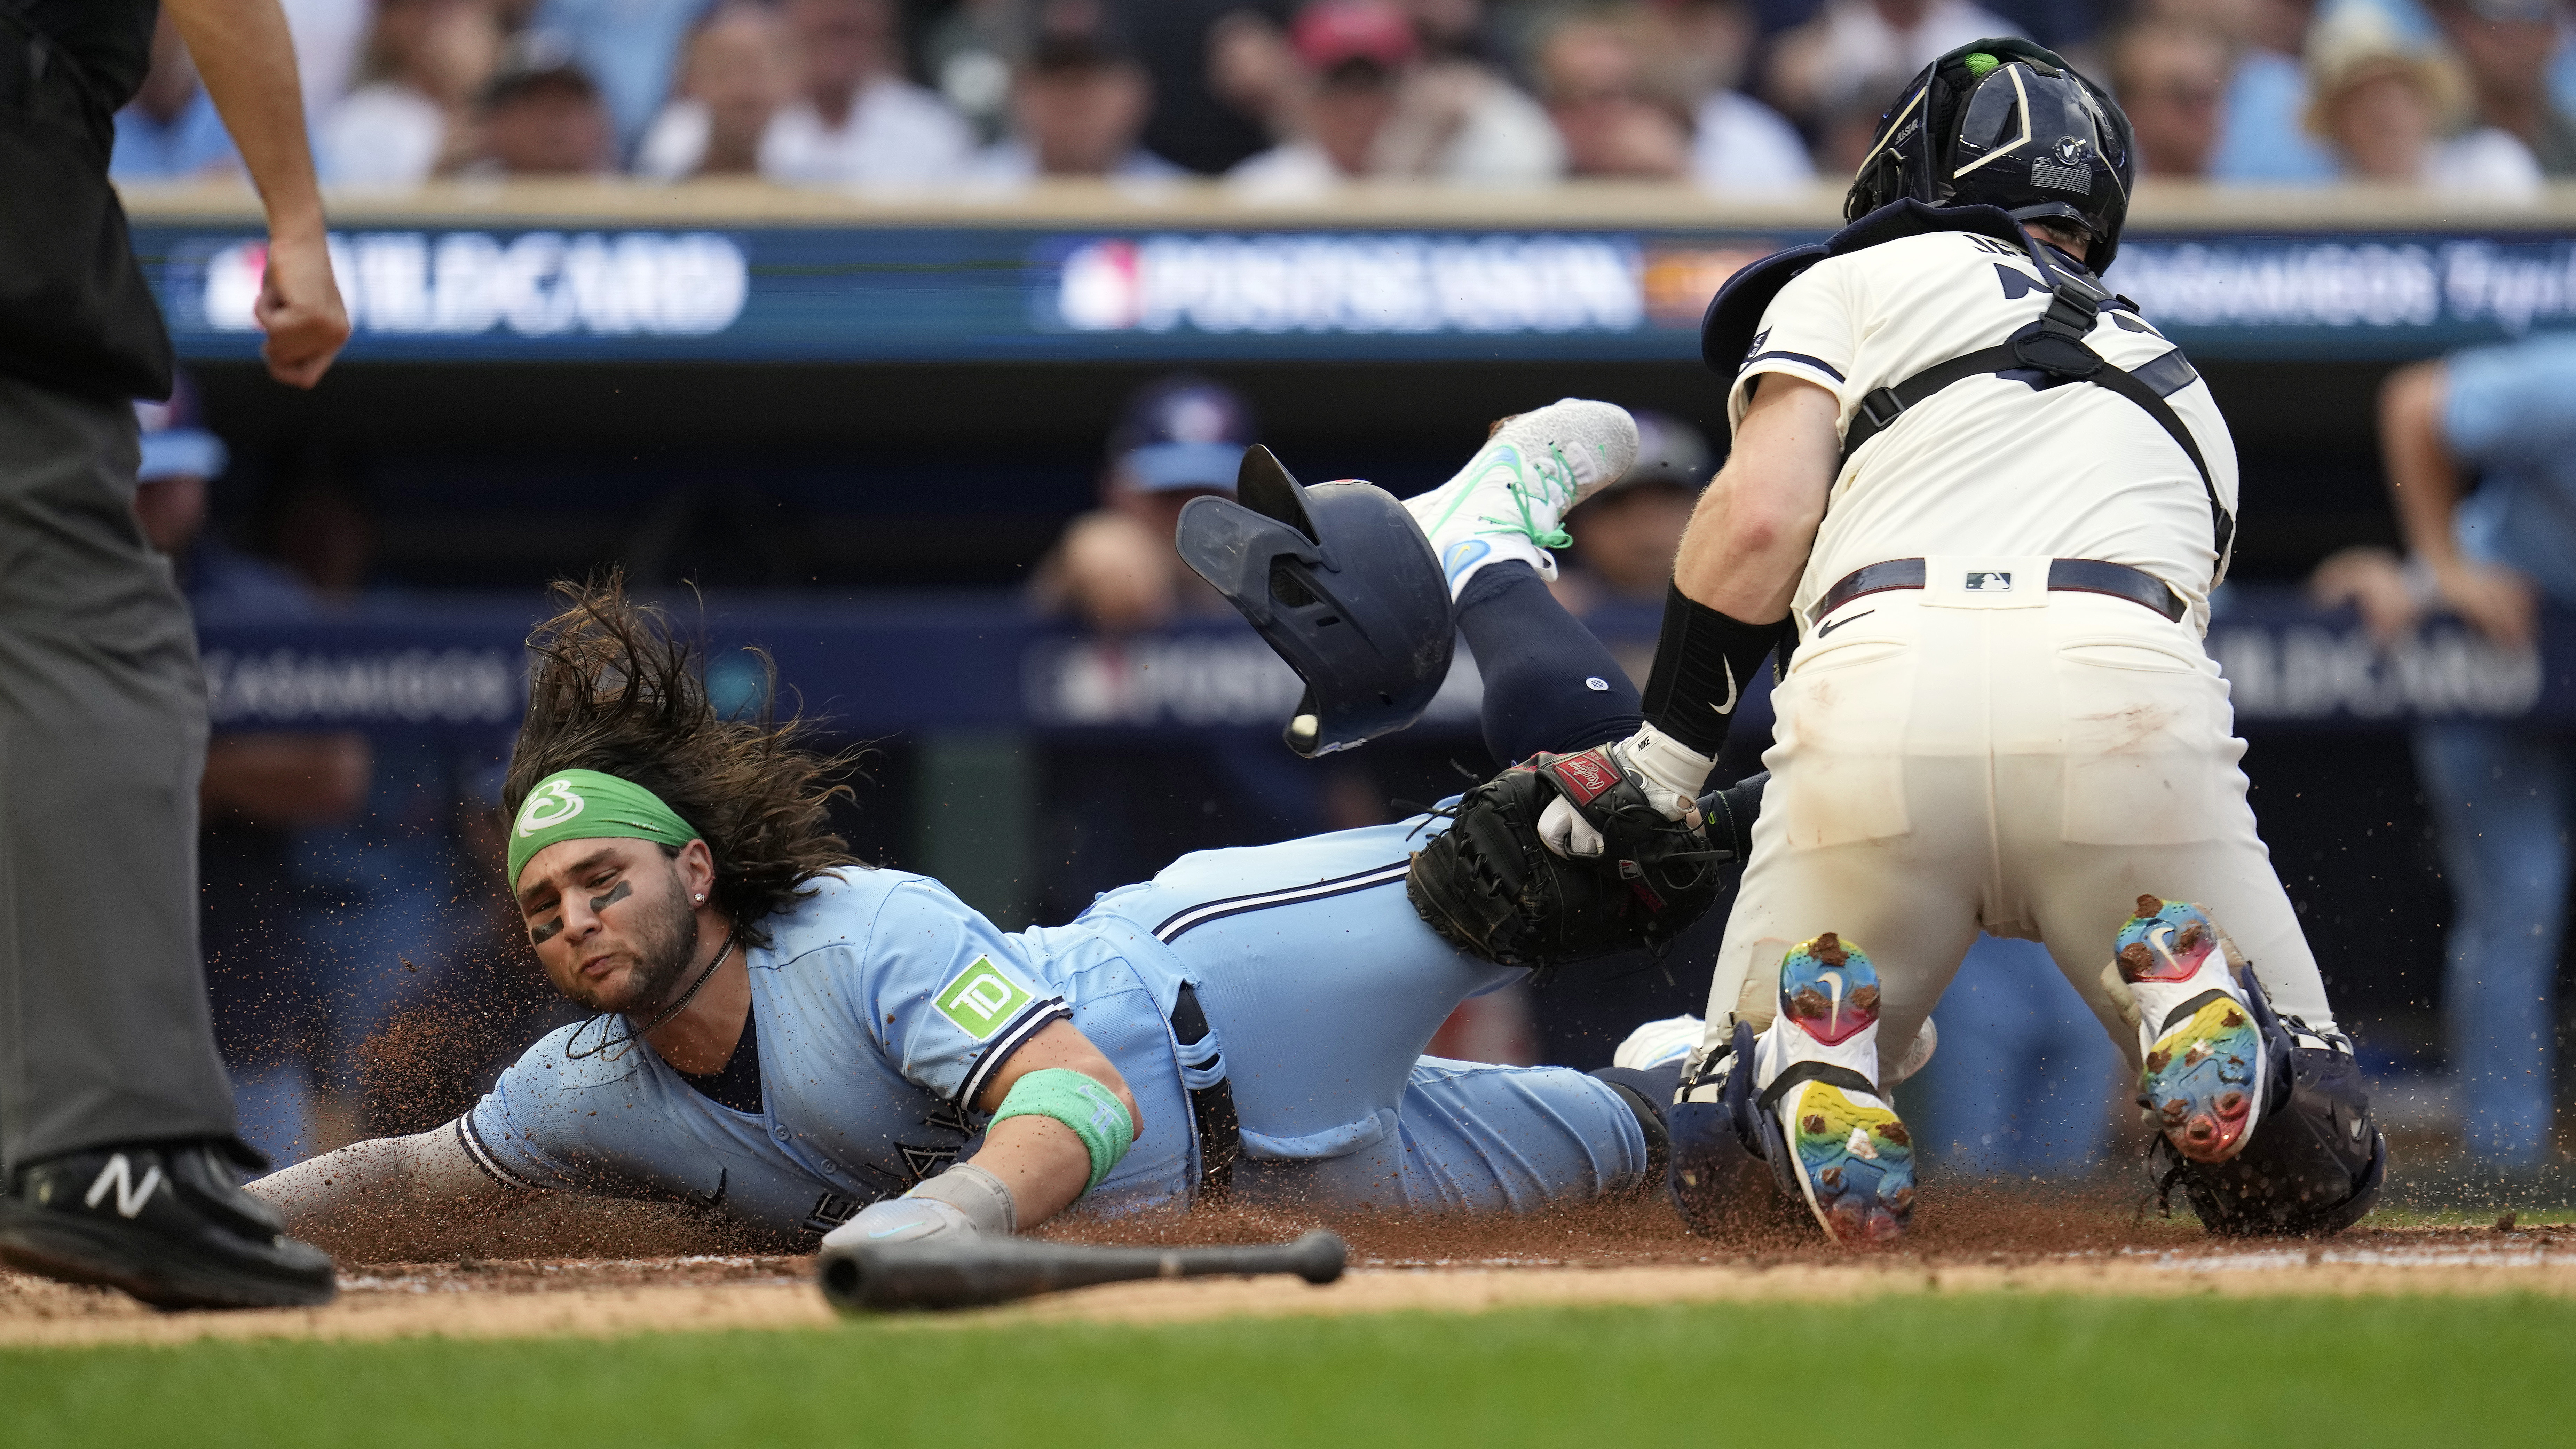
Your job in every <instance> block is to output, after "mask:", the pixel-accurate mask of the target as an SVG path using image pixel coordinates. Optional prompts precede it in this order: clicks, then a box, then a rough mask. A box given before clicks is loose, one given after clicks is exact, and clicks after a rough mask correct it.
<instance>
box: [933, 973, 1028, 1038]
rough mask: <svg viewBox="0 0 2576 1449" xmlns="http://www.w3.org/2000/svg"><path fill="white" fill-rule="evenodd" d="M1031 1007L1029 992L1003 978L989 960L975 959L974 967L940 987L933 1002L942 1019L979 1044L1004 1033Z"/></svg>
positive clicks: (1008, 978)
mask: <svg viewBox="0 0 2576 1449" xmlns="http://www.w3.org/2000/svg"><path fill="white" fill-rule="evenodd" d="M1028 1004H1029V989H1028V988H1027V987H1025V986H1022V985H1021V984H1019V983H1018V982H1016V981H1013V980H1012V979H1011V978H1010V977H1008V976H1006V975H1004V974H1002V968H1000V967H998V966H996V965H994V964H993V958H992V957H990V956H978V957H976V958H975V964H974V965H972V966H969V967H967V968H966V969H965V970H964V971H961V972H959V973H958V974H957V979H956V980H954V981H951V982H949V983H948V984H947V985H946V986H944V987H941V988H940V991H939V995H938V997H937V998H936V999H935V1000H933V1001H932V1002H931V1005H933V1006H936V1007H938V1008H939V1014H940V1015H941V1016H944V1017H947V1018H948V1019H949V1020H950V1021H952V1022H954V1023H956V1026H957V1029H958V1030H959V1031H962V1032H964V1033H966V1034H967V1035H968V1036H971V1037H973V1038H974V1039H975V1040H977V1041H982V1040H983V1039H984V1038H986V1037H988V1036H991V1035H992V1034H993V1033H995V1032H997V1031H999V1030H1001V1029H1002V1027H1003V1026H1004V1024H1006V1023H1008V1022H1009V1021H1010V1019H1011V1018H1012V1017H1014V1016H1016V1015H1018V1014H1019V1010H1020V1008H1021V1007H1023V1006H1026V1005H1028Z"/></svg>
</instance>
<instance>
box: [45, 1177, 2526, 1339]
mask: <svg viewBox="0 0 2576 1449" xmlns="http://www.w3.org/2000/svg"><path fill="white" fill-rule="evenodd" d="M1315 1225H1316V1224H1315V1223H1314V1222H1313V1221H1312V1220H1309V1219H1304V1218H1292V1217H1288V1216H1283V1215H1263V1214H1253V1213H1216V1214H1197V1215H1193V1216H1191V1217H1189V1218H1186V1219H1181V1220H1177V1221H1172V1222H1165V1223H1161V1224H1148V1225H1144V1226H1143V1227H1141V1228H1140V1227H1139V1226H1138V1225H1136V1224H1132V1223H1131V1224H1122V1225H1120V1226H1119V1227H1118V1228H1117V1229H1116V1230H1114V1231H1113V1230H1111V1229H1107V1228H1100V1227H1093V1228H1089V1229H1061V1230H1058V1231H1055V1232H1053V1233H1051V1234H1050V1236H1053V1237H1056V1238H1059V1239H1062V1240H1066V1241H1099V1242H1109V1241H1117V1242H1131V1243H1132V1242H1169V1243H1204V1242H1228V1241H1246V1240H1255V1239H1276V1238H1282V1237H1286V1236H1288V1235H1290V1234H1293V1233H1294V1232H1297V1231H1300V1230H1302V1229H1304V1228H1307V1227H1311V1226H1315ZM1329 1226H1332V1227H1334V1228H1335V1229H1336V1230H1338V1231H1340V1232H1341V1233H1342V1234H1343V1235H1344V1237H1345V1238H1346V1239H1348V1240H1349V1242H1350V1245H1351V1250H1352V1263H1353V1271H1352V1272H1351V1273H1350V1275H1349V1276H1347V1277H1346V1278H1345V1279H1344V1280H1343V1281H1342V1282H1340V1283H1338V1284H1334V1285H1332V1286H1330V1287H1327V1288H1321V1289H1317V1288H1310V1287H1307V1286H1306V1285H1304V1284H1302V1283H1298V1282H1295V1281H1294V1280H1288V1279H1264V1280H1252V1281H1246V1280H1220V1281H1210V1280H1201V1281H1195V1282H1187V1283H1137V1284H1120V1285H1113V1286H1109V1287H1102V1288H1092V1289H1085V1290H1082V1291H1079V1292H1074V1293H1066V1294H1060V1295H1056V1296H1054V1297H1051V1298H1044V1299H1039V1300H1035V1301H1032V1302H1029V1303H1026V1304H1021V1305H1017V1306H1014V1307H1009V1308H1002V1309H991V1310H983V1311H979V1312H975V1313H970V1314H953V1315H946V1316H942V1317H937V1318H932V1317H922V1318H917V1319H908V1320H905V1321H906V1322H908V1323H913V1324H918V1325H921V1326H923V1327H926V1328H928V1327H935V1326H937V1325H940V1324H949V1323H962V1322H977V1323H993V1322H1008V1321H1023V1322H1053V1321H1062V1320H1090V1321H1120V1322H1161V1321H1183V1320H1195V1319H1206V1318H1216V1317H1224V1316H1228V1315H1237V1314H1242V1315H1283V1314H1336V1313H1367V1312H1384V1311H1396V1310H1435V1311H1457V1312H1473V1311H1478V1310H1482V1309H1489V1308H1502V1307H1513V1306H1572V1305H1584V1304H1661V1303H1698V1302H1710V1301H1720V1300H1746V1301H1774V1302H1777V1301H1796V1300H1839V1299H1848V1298H1852V1297H1865V1296H1876V1295H1889V1294H1909V1295H1911V1294H1943V1293H1991V1292H2011V1293H2088V1294H2138V1295H2152V1296H2166V1295H2174V1294H2190V1293H2222V1294H2230V1295H2270V1294H2324V1295H2353V1294H2409V1293H2426V1294H2489V1293H2541V1294H2548V1295H2552V1296H2576V1226H2552V1227H2534V1228H2517V1227H2506V1226H2503V1225H2499V1226H2495V1227H2479V1228H2421V1227H2410V1228H2367V1227H2365V1228H2361V1229H2357V1230H2355V1231H2353V1232H2350V1233H2346V1234H2344V1235H2342V1236H2341V1237H2338V1238H2335V1239H2333V1240H2331V1241H2329V1242H2322V1243H2315V1244H2298V1245H2290V1246H2283V1245H2279V1244H2266V1245H2243V1244H2226V1243H2216V1242H2212V1241H2211V1240H2209V1239H2207V1238H2205V1237H2203V1236H2202V1235H2201V1234H2200V1232H2199V1231H2198V1229H2197V1228H2196V1227H2194V1226H2193V1225H2191V1224H2190V1223H2188V1222H2163V1221H2159V1220H2155V1219H2148V1220H2146V1221H2143V1222H2139V1221H2136V1220H2134V1219H2133V1217H2132V1215H2131V1213H2130V1211H2129V1210H2128V1209H2126V1208H2125V1207H2122V1206H2119V1205H2115V1204H2112V1203H2108V1202H2102V1201H2069V1202H2064V1203H2057V1204H2041V1205H2029V1204H2018V1205H2010V1206H1993V1207H1986V1208H1982V1209H1981V1208H1978V1207H1976V1206H1975V1205H1974V1204H1957V1205H1954V1206H1953V1207H1952V1209H1951V1210H1950V1211H1949V1212H1947V1213H1945V1214H1943V1215H1942V1216H1941V1217H1939V1218H1932V1219H1928V1220H1927V1221H1926V1222H1925V1223H1924V1224H1923V1225H1922V1226H1921V1227H1920V1228H1919V1229H1918V1232H1917V1233H1916V1235H1915V1237H1914V1238H1913V1239H1912V1240H1910V1241H1909V1242H1908V1244H1907V1245H1906V1246H1905V1248H1904V1249H1903V1250H1901V1251H1893V1252H1875V1253H1845V1252H1840V1251H1837V1250H1833V1249H1830V1248H1827V1247H1825V1246H1823V1245H1822V1244H1820V1243H1816V1242H1813V1241H1810V1240H1805V1239H1800V1238H1783V1239H1782V1240H1780V1241H1778V1242H1769V1243H1763V1242H1749V1243H1739V1244H1726V1245H1720V1244H1712V1243H1710V1242H1707V1241H1705V1240H1702V1239H1696V1238H1691V1237H1687V1236H1685V1235H1683V1234H1682V1233H1681V1232H1680V1231H1679V1229H1678V1228H1677V1227H1675V1226H1674V1225H1673V1222H1672V1219H1671V1217H1670V1215H1669V1214H1668V1213H1666V1212H1664V1211H1663V1210H1661V1209H1660V1208H1658V1207H1647V1206H1637V1207H1601V1208H1593V1209H1587V1210H1585V1211H1582V1212H1579V1213H1567V1214H1562V1215H1554V1216H1549V1217H1542V1218H1534V1219H1515V1220H1507V1221H1499V1222H1498V1221H1480V1222H1461V1221H1456V1220H1451V1221H1446V1222H1442V1221H1436V1220H1432V1221H1426V1220H1413V1221H1398V1220H1371V1219H1359V1220H1349V1221H1338V1222H1333V1223H1331V1224H1329ZM672 1232H673V1233H677V1234H679V1235H682V1236H685V1233H684V1231H682V1229H680V1228H673V1229H672ZM640 1236H650V1235H649V1234H645V1235H640ZM516 1245H517V1246H528V1244H526V1243H524V1242H521V1243H519V1244H516ZM811 1279H812V1260H811V1259H808V1258H802V1257H788V1256H768V1255H758V1254H741V1253H732V1254H726V1253H712V1254H710V1253H699V1254H665V1255H661V1256H650V1257H645V1256H636V1257H624V1256H621V1257H614V1258H608V1257H598V1256H588V1255H580V1256H545V1255H530V1256H525V1257H512V1258H493V1257H464V1258H458V1259H452V1260H448V1261H443V1262H436V1263H379V1264H352V1265H349V1266H346V1267H344V1269H343V1273H342V1277H341V1287H342V1292H341V1296H340V1301H339V1302H338V1303H336V1304H334V1305H332V1306H331V1307H329V1308H325V1309H317V1310H295V1311H279V1312H267V1313H235V1314H207V1313H177V1314H165V1313H156V1312H153V1311H151V1310H149V1309H146V1308H143V1307H141V1306H140V1305H137V1304H135V1303H133V1302H131V1301H129V1300H127V1299H125V1298H124V1297H122V1296H121V1295H117V1294H112V1293H105V1292H98V1291H93V1290H85V1289H75V1288H66V1287H62V1286H60V1285H57V1284H52V1283H46V1282H41V1281H38V1280H35V1279H32V1278H26V1277H21V1276H17V1275H14V1274H6V1273H0V1347H31V1346H43V1345H52V1346H65V1347H70V1346H79V1345H90V1344H110V1343H175V1342H184V1341H189V1340H193V1339H198V1338H209V1337H220V1338H313V1339H382V1338H398V1337H404V1336H412V1335H425V1334H437V1335H444V1336H449V1337H468V1338H509V1337H547V1336H558V1335H568V1336H587V1337H601V1336H609V1335H616V1334H625V1333H636V1332H652V1331H674V1330H692V1329H725V1328H793V1327H805V1326H820V1325H823V1324H827V1323H829V1322H831V1321H832V1315H831V1313H830V1311H829V1310H828V1309H827V1308H825V1306H824V1304H823V1301H822V1299H821V1296H820V1295H819V1294H818V1293H817V1292H816V1291H815V1289H814V1287H813V1285H812V1281H811Z"/></svg>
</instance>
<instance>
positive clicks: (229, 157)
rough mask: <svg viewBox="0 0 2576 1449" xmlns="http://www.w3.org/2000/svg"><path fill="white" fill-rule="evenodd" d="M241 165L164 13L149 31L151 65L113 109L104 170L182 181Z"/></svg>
mask: <svg viewBox="0 0 2576 1449" xmlns="http://www.w3.org/2000/svg"><path fill="white" fill-rule="evenodd" d="M240 169H241V157H240V156H239V155H238V154H236V153H235V152H234V150H233V138H232V136H231V135H230V134H229V133H228V132H226V131H225V130H224V119H223V117H221V116H219V115H217V114H215V101H214V97H212V96H209V95H207V94H206V88H205V87H204V86H203V85H200V84H198V81H197V63H196V61H195V60H194V59H193V58H191V57H190V56H189V54H188V45H187V42H186V41H183V40H181V39H180V38H179V27H178V25H177V24H176V23H175V22H173V21H172V20H171V19H170V16H169V12H167V11H164V12H162V15H161V20H160V23H159V25H158V26H157V27H156V28H155V29H154V30H153V32H152V69H151V70H149V71H147V72H145V73H144V76H143V87H142V89H140V90H138V91H136V92H135V93H134V99H133V100H131V101H129V102H127V103H126V106H125V109H124V110H121V111H119V112H117V113H116V150H115V153H114V155H113V158H112V159H111V160H110V162H109V164H108V168H107V174H108V175H109V176H111V177H113V178H114V179H116V180H118V181H184V180H190V179H193V178H197V177H202V176H218V175H229V174H232V173H235V172H238V171H239V170H240Z"/></svg>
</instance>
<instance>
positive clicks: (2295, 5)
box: [2156, 0, 2338, 183]
mask: <svg viewBox="0 0 2576 1449" xmlns="http://www.w3.org/2000/svg"><path fill="white" fill-rule="evenodd" d="M2314 9H2315V0H2164V3H2163V4H2161V5H2158V6H2157V7H2156V13H2158V14H2160V15H2163V16H2166V17H2168V18H2171V19H2175V20H2179V21H2181V22H2183V23H2185V24H2194V23H2198V24H2206V25H2208V26H2210V27H2211V28H2212V29H2214V30H2217V31H2218V32H2219V33H2220V34H2222V35H2225V36H2226V37H2227V38H2228V39H2229V40H2231V41H2233V42H2235V44H2236V47H2237V51H2236V69H2235V72H2234V74H2232V75H2231V76H2229V78H2228V82H2227V96H2226V99H2225V100H2224V101H2223V102H2222V103H2221V105H2220V121H2219V132H2218V150H2217V152H2216V154H2215V155H2213V156H2212V157H2211V158H2210V162H2209V175H2210V179H2212V180H2214V181H2225V182H2240V183H2253V182H2268V183H2279V182H2326V181H2332V180H2333V179H2334V178H2335V175H2336V173H2337V169H2338V168H2337V167H2336V165H2335V158H2334V153H2333V152H2332V151H2330V150H2328V149H2327V148H2326V147H2325V145H2324V144H2323V143H2322V142H2320V141H2318V140H2317V138H2316V137H2314V136H2312V135H2310V134H2309V133H2308V130H2307V126H2306V124H2305V122H2304V121H2303V119H2302V118H2303V117H2304V116H2305V115H2306V114H2307V110H2308V76H2307V69H2306V67H2305V65H2304V64H2303V63H2302V62H2301V60H2300V57H2301V56H2302V55H2303V54H2305V53H2306V50H2307V36H2308V19H2309V16H2310V14H2311V12H2312V11H2313V10H2314Z"/></svg>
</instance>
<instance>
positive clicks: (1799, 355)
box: [1736, 352, 1844, 382]
mask: <svg viewBox="0 0 2576 1449" xmlns="http://www.w3.org/2000/svg"><path fill="white" fill-rule="evenodd" d="M1775 357H1776V358H1778V359H1780V360H1781V361H1782V362H1795V363H1801V364H1803V365H1805V366H1808V367H1812V368H1814V369H1815V370H1816V371H1818V372H1821V373H1823V374H1824V375H1825V376H1827V377H1830V378H1832V379H1833V380H1834V381H1836V382H1841V381H1843V380H1844V378H1843V375H1842V371H1841V369H1839V368H1837V367H1835V366H1834V365H1833V364H1832V363H1830V362H1827V361H1825V360H1824V359H1823V358H1821V357H1809V356H1808V355H1807V354H1805V353H1803V352H1757V353H1755V354H1753V355H1752V356H1751V357H1748V358H1746V359H1744V365H1743V366H1742V367H1739V368H1737V369H1736V372H1737V373H1738V374H1739V375H1741V374H1743V373H1746V372H1750V371H1752V370H1753V364H1755V363H1757V362H1769V361H1770V360H1771V359H1773V358H1775Z"/></svg>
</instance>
